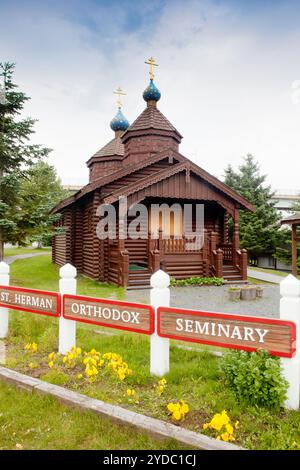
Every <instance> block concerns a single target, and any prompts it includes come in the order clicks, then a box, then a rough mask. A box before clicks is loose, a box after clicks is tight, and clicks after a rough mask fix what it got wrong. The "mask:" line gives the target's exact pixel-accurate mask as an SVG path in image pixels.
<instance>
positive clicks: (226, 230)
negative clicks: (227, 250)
mask: <svg viewBox="0 0 300 470" xmlns="http://www.w3.org/2000/svg"><path fill="white" fill-rule="evenodd" d="M228 219H229V214H228V212H226V211H225V212H224V221H223V243H224V245H228V243H229V228H228Z"/></svg>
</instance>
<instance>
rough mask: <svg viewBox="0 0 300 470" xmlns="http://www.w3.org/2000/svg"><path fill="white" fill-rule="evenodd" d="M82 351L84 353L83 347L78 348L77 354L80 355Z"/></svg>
mask: <svg viewBox="0 0 300 470" xmlns="http://www.w3.org/2000/svg"><path fill="white" fill-rule="evenodd" d="M81 353H82V349H81V348H76V354H77V355H78V356H80V354H81Z"/></svg>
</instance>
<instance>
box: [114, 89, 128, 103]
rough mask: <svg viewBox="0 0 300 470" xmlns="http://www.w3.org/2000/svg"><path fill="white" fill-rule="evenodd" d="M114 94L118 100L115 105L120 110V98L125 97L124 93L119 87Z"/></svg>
mask: <svg viewBox="0 0 300 470" xmlns="http://www.w3.org/2000/svg"><path fill="white" fill-rule="evenodd" d="M114 94H115V95H118V100H117V105H118V106H119V108H121V106H122V104H123V103H122V99H121V96H122V95H126V93H125V92H124V91H123V90H122V88H121V87H120V86H119V88H117V89H116V90H115V91H114Z"/></svg>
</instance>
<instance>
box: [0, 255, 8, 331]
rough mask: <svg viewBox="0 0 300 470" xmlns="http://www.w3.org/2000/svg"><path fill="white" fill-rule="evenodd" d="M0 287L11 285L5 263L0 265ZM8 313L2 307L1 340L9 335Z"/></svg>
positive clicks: (0, 315)
mask: <svg viewBox="0 0 300 470" xmlns="http://www.w3.org/2000/svg"><path fill="white" fill-rule="evenodd" d="M0 285H1V286H8V285H9V265H8V264H6V263H4V261H1V263H0ZM8 311H9V309H8V308H6V307H0V339H3V338H6V336H7V334H8Z"/></svg>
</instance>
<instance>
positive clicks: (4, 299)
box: [0, 292, 9, 302]
mask: <svg viewBox="0 0 300 470" xmlns="http://www.w3.org/2000/svg"><path fill="white" fill-rule="evenodd" d="M0 300H1V302H9V292H1V294H0Z"/></svg>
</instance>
